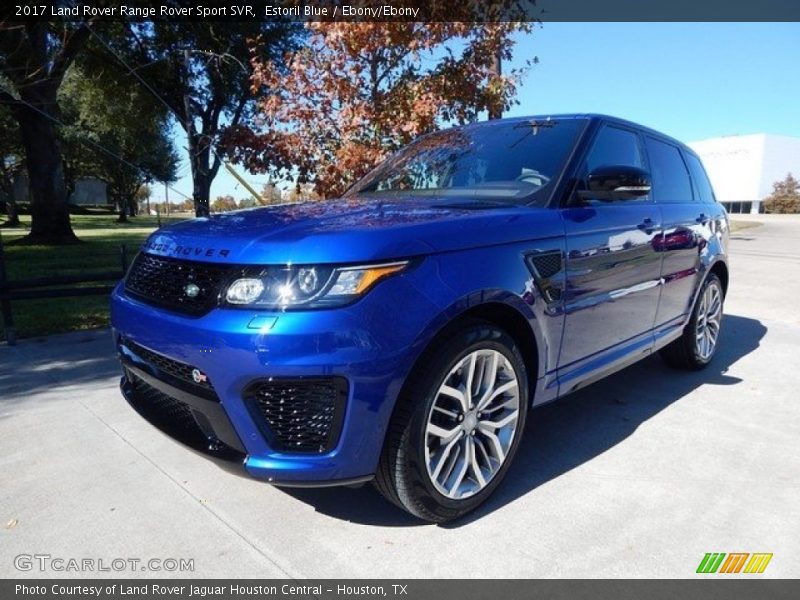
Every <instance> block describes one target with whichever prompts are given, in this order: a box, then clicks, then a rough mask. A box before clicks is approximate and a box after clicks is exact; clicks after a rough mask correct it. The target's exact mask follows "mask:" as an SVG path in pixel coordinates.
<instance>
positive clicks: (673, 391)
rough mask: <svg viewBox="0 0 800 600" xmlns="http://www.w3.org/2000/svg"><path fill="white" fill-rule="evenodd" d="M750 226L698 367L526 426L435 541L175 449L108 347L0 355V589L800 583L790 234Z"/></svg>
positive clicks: (797, 367)
mask: <svg viewBox="0 0 800 600" xmlns="http://www.w3.org/2000/svg"><path fill="white" fill-rule="evenodd" d="M748 218H751V217H748ZM758 219H759V220H760V221H763V225H761V226H759V227H755V228H751V229H745V230H742V231H741V232H740V233H739V234H737V235H735V236H734V240H733V242H732V244H731V245H732V254H733V258H732V265H731V269H732V285H731V289H730V293H729V297H728V302H727V306H726V312H727V316H726V318H725V323H724V329H723V339H722V347H721V350H720V353H719V354H718V356H717V357H716V359H715V362H714V363H713V365H712V366H711V368H709V369H708V370H707V371H705V372H703V373H693V374H685V373H680V372H675V371H671V370H669V369H667V368H665V367H664V366H663V365H662V364H661V362H660V361H659V360H658V359H657V358H651V359H648V360H646V361H644V362H643V363H640V364H638V365H635V366H633V367H631V368H628V369H627V370H625V371H623V372H621V373H618V374H617V375H615V376H613V377H611V378H610V379H608V380H606V381H603V382H601V383H598V384H596V385H594V386H591V387H590V388H587V389H585V390H583V391H581V392H579V393H576V394H575V395H573V396H571V397H569V398H566V399H564V400H562V401H560V402H558V403H555V404H552V405H550V406H547V407H544V408H542V409H539V410H537V411H535V412H534V413H533V415H532V417H533V418H531V419H530V423H529V427H528V431H527V435H526V438H525V440H524V442H523V444H522V447H521V449H520V452H519V454H518V456H517V460H516V463H515V465H514V466H513V468H512V469H511V471H510V472H509V476H508V478H507V480H506V482H505V483H504V485H503V486H502V487H501V488H500V490H498V493H496V494H495V496H494V497H493V498H492V500H491V501H490V502H489V503H488V504H487V505H486V506H485V507H484V508H482V509H481V510H480V511H479V512H477V513H475V514H473V515H471V516H469V517H468V518H466V519H464V520H462V521H459V522H457V523H454V524H452V525H448V526H441V527H440V526H433V525H426V524H420V523H419V522H417V521H414V520H413V519H411V518H410V517H406V516H405V515H404V514H403V513H401V512H399V511H398V510H396V509H394V508H392V507H391V506H390V505H388V504H387V503H385V502H384V501H383V500H382V499H381V498H380V497H379V496H378V495H377V493H376V492H373V490H372V489H371V487H369V486H366V487H363V488H360V489H327V490H305V491H284V490H281V489H277V488H273V487H270V486H268V485H265V484H261V483H258V482H255V481H249V480H246V479H242V478H238V477H236V476H234V475H230V474H228V473H226V472H223V471H222V470H219V469H218V468H217V467H216V466H214V465H213V464H212V463H210V462H207V461H206V460H204V459H203V458H201V457H198V456H196V455H194V454H193V453H191V452H188V451H186V450H184V449H183V448H181V447H180V446H178V445H177V444H176V443H174V442H172V441H171V440H169V439H167V438H165V437H164V436H162V435H161V434H159V433H158V432H156V431H155V430H154V429H153V428H152V427H151V426H150V425H148V424H147V423H145V422H144V421H143V420H142V419H140V418H139V417H138V416H137V415H135V414H134V413H133V411H132V410H130V409H129V408H128V407H127V406H126V405H125V403H124V402H123V400H122V399H121V397H120V396H119V393H118V391H117V388H116V386H117V379H118V373H117V365H116V362H115V360H114V358H113V356H112V348H111V341H110V337H109V334H108V332H107V331H99V332H90V333H78V334H70V335H65V336H58V337H53V338H50V339H48V340H26V341H23V342H22V343H21V344H20V345H19V346H18V347H16V348H8V347H0V577H14V576H30V575H36V576H42V575H47V574H48V573H44V574H41V573H38V572H36V571H33V572H30V573H21V572H19V571H17V570H16V569H15V568H14V566H13V558H14V557H15V556H17V555H19V554H21V553H26V554H35V553H45V554H50V555H52V556H53V557H63V558H72V557H74V558H95V559H103V560H104V561H107V562H110V561H111V560H112V559H114V558H141V559H149V558H161V559H164V558H193V559H194V565H195V572H194V573H193V575H195V576H200V577H228V576H230V577H429V576H431V577H432V576H438V577H688V576H692V575H693V574H694V571H695V568H696V567H697V565H698V563H699V562H700V560H701V558H702V557H703V555H704V553H706V552H712V551H715V552H737V551H739V552H772V553H774V558H773V559H772V562H771V563H770V565H769V568H768V569H767V571H766V573H765V576H773V577H778V576H782V577H798V576H800V560H798V557H800V503H798V499H799V498H800V477H799V476H800V450H799V449H798V448H800V442H799V441H798V440H800V393H799V392H798V390H799V389H800V363H798V350H800V309H799V308H798V306H799V305H800V249H798V241H800V219H798V218H791V217H786V218H767V217H758ZM49 575H51V576H53V575H56V576H58V575H61V574H60V573H53V572H50V573H49ZM66 575H70V573H66ZM75 575H78V574H75ZM125 575H129V574H128V573H125ZM134 575H135V573H134ZM187 575H191V573H189V574H187Z"/></svg>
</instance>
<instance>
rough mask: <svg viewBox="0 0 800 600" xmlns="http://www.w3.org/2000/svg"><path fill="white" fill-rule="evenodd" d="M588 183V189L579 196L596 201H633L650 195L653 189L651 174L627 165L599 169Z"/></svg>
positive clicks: (592, 174) (587, 180) (581, 191)
mask: <svg viewBox="0 0 800 600" xmlns="http://www.w3.org/2000/svg"><path fill="white" fill-rule="evenodd" d="M586 182H587V189H585V190H580V191H579V192H578V195H579V196H580V197H581V198H584V199H590V198H591V199H596V200H633V199H635V198H641V197H642V196H646V195H647V194H649V193H650V189H651V187H652V186H651V184H650V173H648V172H647V171H645V170H644V169H640V168H638V167H630V166H626V165H613V166H602V167H597V168H596V169H595V170H594V171H592V172H591V173H589V177H587V179H586Z"/></svg>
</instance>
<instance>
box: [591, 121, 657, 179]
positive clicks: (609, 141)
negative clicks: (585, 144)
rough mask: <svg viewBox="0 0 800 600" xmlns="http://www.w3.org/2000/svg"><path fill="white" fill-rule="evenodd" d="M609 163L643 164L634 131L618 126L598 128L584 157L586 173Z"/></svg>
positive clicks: (640, 165) (637, 138) (637, 165)
mask: <svg viewBox="0 0 800 600" xmlns="http://www.w3.org/2000/svg"><path fill="white" fill-rule="evenodd" d="M611 165H625V166H629V167H639V168H642V167H643V166H644V165H643V161H642V150H641V147H640V146H639V137H638V136H637V135H636V134H635V133H633V132H632V131H628V130H627V129H620V128H618V127H604V128H603V129H602V130H600V133H598V134H597V138H595V140H594V144H593V145H592V149H591V150H590V151H589V156H588V157H587V158H586V173H589V172H590V171H592V170H593V169H596V168H597V167H602V166H611Z"/></svg>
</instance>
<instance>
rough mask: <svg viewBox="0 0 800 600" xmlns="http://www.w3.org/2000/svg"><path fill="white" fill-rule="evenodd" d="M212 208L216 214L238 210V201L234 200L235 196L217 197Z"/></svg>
mask: <svg viewBox="0 0 800 600" xmlns="http://www.w3.org/2000/svg"><path fill="white" fill-rule="evenodd" d="M211 208H213V209H214V212H228V211H229V210H236V208H237V206H236V200H234V199H233V196H228V195H226V196H217V199H216V200H214V203H213V204H212V205H211Z"/></svg>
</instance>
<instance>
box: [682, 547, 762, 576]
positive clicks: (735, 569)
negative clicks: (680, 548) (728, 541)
mask: <svg viewBox="0 0 800 600" xmlns="http://www.w3.org/2000/svg"><path fill="white" fill-rule="evenodd" d="M748 558H749V560H748ZM771 560H772V553H769V554H768V553H764V552H760V553H754V554H750V553H749V552H731V553H730V554H725V553H724V552H708V553H706V555H705V556H704V557H703V560H701V561H700V565H699V566H698V567H697V572H698V573H729V574H730V573H763V572H764V570H765V569H766V568H767V565H768V564H769V561H771Z"/></svg>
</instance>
